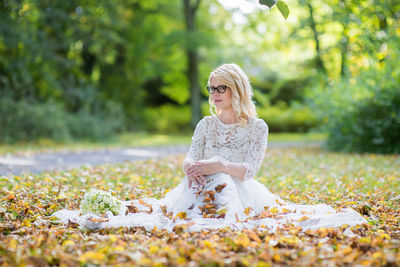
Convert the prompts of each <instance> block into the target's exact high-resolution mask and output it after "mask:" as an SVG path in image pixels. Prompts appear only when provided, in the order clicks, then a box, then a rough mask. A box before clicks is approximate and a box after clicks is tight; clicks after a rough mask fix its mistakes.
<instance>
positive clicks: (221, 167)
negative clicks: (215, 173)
mask: <svg viewBox="0 0 400 267" xmlns="http://www.w3.org/2000/svg"><path fill="white" fill-rule="evenodd" d="M226 165H227V162H226V160H220V161H219V170H220V172H225V173H226Z"/></svg>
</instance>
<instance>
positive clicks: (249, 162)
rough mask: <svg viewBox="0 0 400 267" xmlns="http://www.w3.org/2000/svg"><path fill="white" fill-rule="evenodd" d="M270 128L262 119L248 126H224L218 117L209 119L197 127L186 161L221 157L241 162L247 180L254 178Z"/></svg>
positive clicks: (207, 117) (262, 156) (205, 119)
mask: <svg viewBox="0 0 400 267" xmlns="http://www.w3.org/2000/svg"><path fill="white" fill-rule="evenodd" d="M267 139H268V126H267V124H266V123H265V122H264V121H263V120H262V119H259V118H250V119H249V121H248V123H247V124H246V125H245V126H242V125H240V124H239V123H235V124H225V123H223V122H222V121H221V120H220V119H218V117H216V116H206V117H204V118H203V119H202V120H200V121H199V123H198V124H197V126H196V129H195V131H194V134H193V137H192V144H191V146H190V149H189V152H188V154H187V156H186V158H185V161H184V169H185V165H186V164H187V163H188V162H191V161H195V160H202V159H210V158H212V157H220V158H223V159H224V160H227V161H230V162H241V163H243V165H244V166H245V168H246V172H245V175H244V177H243V179H244V180H246V179H250V178H253V177H254V176H255V175H256V174H257V172H258V170H259V169H260V166H261V163H262V161H263V159H264V156H265V150H266V148H267Z"/></svg>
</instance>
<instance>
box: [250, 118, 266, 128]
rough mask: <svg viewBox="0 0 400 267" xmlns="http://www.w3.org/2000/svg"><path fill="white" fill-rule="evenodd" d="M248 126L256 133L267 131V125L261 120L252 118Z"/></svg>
mask: <svg viewBox="0 0 400 267" xmlns="http://www.w3.org/2000/svg"><path fill="white" fill-rule="evenodd" d="M250 125H251V126H252V128H254V129H255V130H257V131H267V132H268V124H267V123H266V122H265V121H264V120H263V119H261V118H257V117H253V118H251V119H250Z"/></svg>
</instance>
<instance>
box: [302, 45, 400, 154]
mask: <svg viewBox="0 0 400 267" xmlns="http://www.w3.org/2000/svg"><path fill="white" fill-rule="evenodd" d="M396 46H397V47H396ZM388 50H389V51H391V53H390V55H389V56H388V57H387V58H386V59H385V60H384V61H382V62H377V63H375V64H371V66H370V67H369V68H366V69H362V70H361V71H360V73H359V74H358V75H357V76H353V77H349V78H344V79H343V80H341V81H339V82H336V83H331V84H326V83H322V84H323V85H322V86H321V85H319V86H316V87H315V88H313V89H312V90H310V91H309V92H308V99H309V100H310V101H311V103H312V104H313V105H314V108H313V109H314V110H315V112H316V114H318V115H319V117H320V118H321V119H323V120H324V122H325V123H324V129H326V131H327V132H328V139H327V143H326V147H327V148H328V149H330V150H338V151H347V152H350V151H354V152H376V153H400V65H399V64H398V62H397V61H398V60H397V58H398V56H399V54H400V45H399V42H395V45H394V47H390V49H388ZM324 85H326V86H324Z"/></svg>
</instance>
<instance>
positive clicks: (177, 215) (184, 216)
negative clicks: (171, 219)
mask: <svg viewBox="0 0 400 267" xmlns="http://www.w3.org/2000/svg"><path fill="white" fill-rule="evenodd" d="M175 218H180V219H182V220H183V219H186V212H184V211H181V212H179V213H178V214H176V216H175Z"/></svg>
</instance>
